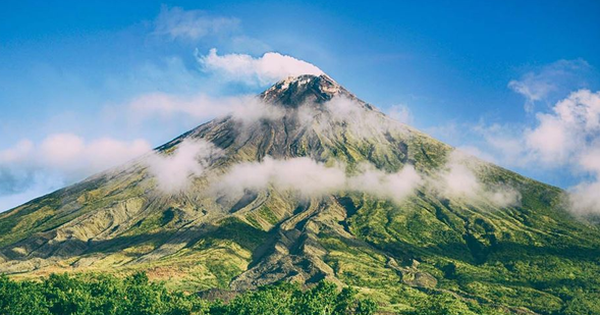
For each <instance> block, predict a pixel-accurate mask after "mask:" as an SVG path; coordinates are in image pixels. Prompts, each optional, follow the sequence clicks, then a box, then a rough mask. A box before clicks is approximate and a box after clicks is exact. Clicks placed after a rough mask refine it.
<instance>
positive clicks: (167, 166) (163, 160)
mask: <svg viewBox="0 0 600 315" xmlns="http://www.w3.org/2000/svg"><path fill="white" fill-rule="evenodd" d="M220 154H221V151H220V150H219V149H218V148H216V147H215V146H214V145H213V144H212V143H210V142H207V141H204V140H191V139H186V140H184V141H183V142H182V143H180V144H179V145H178V146H177V148H176V149H175V152H171V153H169V154H165V153H159V152H153V153H152V154H150V155H148V156H147V157H145V158H144V163H145V164H146V165H147V166H148V171H149V172H150V174H152V175H153V176H154V178H155V179H156V183H157V187H158V188H159V189H160V190H161V191H162V192H165V193H168V194H173V193H177V192H179V191H182V190H185V189H186V188H187V186H188V185H189V184H190V182H191V180H190V179H191V178H192V177H198V176H201V175H202V173H203V172H204V170H205V168H206V167H207V166H208V165H209V164H210V162H211V161H212V160H213V159H214V158H215V157H217V156H219V155H220Z"/></svg>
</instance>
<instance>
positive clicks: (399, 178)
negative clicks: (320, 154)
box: [348, 165, 423, 202]
mask: <svg viewBox="0 0 600 315" xmlns="http://www.w3.org/2000/svg"><path fill="white" fill-rule="evenodd" d="M361 168H362V170H361V171H360V172H359V173H358V174H357V175H355V176H351V177H349V178H348V187H349V189H350V190H355V191H359V192H364V193H368V194H371V195H373V196H377V197H380V198H385V199H390V200H394V201H396V202H400V201H402V200H403V199H404V198H406V197H407V196H409V195H410V194H412V193H413V192H414V190H415V188H416V187H418V186H419V185H421V184H422V183H423V179H422V177H421V175H419V174H418V173H417V171H416V170H415V168H414V167H413V166H412V165H406V166H404V167H403V168H402V169H401V170H400V171H398V172H396V173H392V174H389V173H385V172H383V171H381V170H378V169H376V168H374V167H373V166H371V165H363V166H362V167H361Z"/></svg>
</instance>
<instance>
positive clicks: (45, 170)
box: [0, 133, 151, 211]
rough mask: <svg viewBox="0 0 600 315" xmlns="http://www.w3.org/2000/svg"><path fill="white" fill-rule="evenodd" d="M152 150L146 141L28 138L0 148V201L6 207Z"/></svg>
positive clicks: (67, 136) (53, 136) (64, 135)
mask: <svg viewBox="0 0 600 315" xmlns="http://www.w3.org/2000/svg"><path fill="white" fill-rule="evenodd" d="M150 150H151V146H150V144H149V143H148V142H147V141H145V140H141V139H138V140H133V141H121V140H116V139H112V138H100V139H95V140H92V141H86V140H85V139H83V138H82V137H79V136H77V135H74V134H69V133H62V134H51V135H49V136H47V137H46V138H44V139H43V140H42V141H41V142H40V143H37V144H36V143H34V142H33V141H31V140H28V139H25V140H22V141H20V142H19V143H17V144H15V145H14V146H13V147H11V148H7V149H4V150H1V151H0V182H2V183H3V184H2V185H0V200H1V202H0V203H1V204H2V205H3V206H4V207H5V208H0V211H3V210H6V207H7V205H8V206H10V207H12V206H16V205H18V204H20V203H23V202H25V201H27V200H28V199H29V198H31V197H35V196H36V194H37V195H41V194H43V193H48V192H50V191H52V190H54V189H57V188H60V187H62V186H64V185H65V184H69V183H72V182H74V181H77V180H81V179H83V178H84V177H86V176H89V175H92V174H94V173H96V172H99V171H102V170H105V169H108V168H110V167H113V166H117V165H119V164H121V163H124V162H126V161H128V160H131V159H133V158H135V157H138V156H140V155H142V154H144V153H147V152H149V151H150Z"/></svg>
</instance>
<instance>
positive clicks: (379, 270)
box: [0, 75, 600, 314]
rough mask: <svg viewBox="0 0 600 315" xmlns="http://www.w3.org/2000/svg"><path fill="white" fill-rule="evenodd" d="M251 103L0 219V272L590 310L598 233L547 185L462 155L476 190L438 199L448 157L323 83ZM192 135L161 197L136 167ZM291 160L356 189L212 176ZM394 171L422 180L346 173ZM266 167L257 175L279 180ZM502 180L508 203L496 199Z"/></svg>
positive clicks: (599, 283) (314, 80)
mask: <svg viewBox="0 0 600 315" xmlns="http://www.w3.org/2000/svg"><path fill="white" fill-rule="evenodd" d="M258 99H259V100H260V102H259V103H258V105H256V107H251V108H250V109H251V110H250V111H248V112H247V113H244V116H242V117H239V116H237V117H236V116H235V115H234V116H229V117H224V118H218V119H215V120H213V121H210V122H208V123H205V124H203V125H201V126H199V127H197V128H196V129H194V130H191V131H189V132H187V133H185V134H184V135H182V136H180V137H178V138H176V139H174V140H172V141H171V142H169V143H167V144H165V145H163V146H161V147H159V148H157V150H156V151H157V153H156V154H149V155H148V156H144V157H141V158H139V159H137V160H135V161H132V162H130V163H128V164H126V165H124V166H121V167H119V168H116V169H114V170H109V171H107V172H104V173H101V174H98V175H96V176H93V177H91V178H89V179H86V180H85V181H83V182H81V183H78V184H75V185H72V186H70V187H67V188H64V189H61V190H59V191H56V192H54V193H52V194H49V195H47V196H43V197H40V198H38V199H35V200H32V201H31V202H29V203H27V204H24V205H22V206H20V207H17V208H15V209H12V210H10V211H8V212H5V213H1V214H0V272H6V273H9V274H13V275H14V276H15V277H35V276H39V275H43V274H47V273H49V272H57V271H69V272H83V273H86V272H113V273H117V274H127V273H131V272H133V271H137V270H146V271H147V272H148V273H149V275H150V276H151V277H152V278H154V279H163V280H167V279H168V280H169V284H170V285H172V286H174V287H178V288H184V289H186V290H190V291H191V290H206V289H210V288H221V289H233V290H244V289H251V288H254V287H256V286H258V285H261V284H266V283H272V282H275V281H279V280H293V281H300V282H303V283H313V282H316V281H319V280H321V279H328V280H331V281H335V282H337V283H339V284H342V285H351V286H356V287H357V288H361V292H363V293H364V294H369V295H372V296H375V297H377V298H378V299H379V300H380V301H381V302H382V303H385V304H386V305H388V308H390V309H392V310H396V311H400V312H402V311H410V310H411V309H415V308H416V309H418V308H419V305H421V303H434V302H435V303H438V302H439V300H435V299H436V298H438V297H440V296H442V297H447V299H448V301H449V302H444V303H451V304H456V305H455V306H456V307H457V308H464V310H465V313H468V310H469V309H470V310H471V311H474V312H481V309H480V307H485V308H486V311H488V312H489V311H490V310H491V311H493V312H516V313H519V312H520V313H527V312H532V311H533V312H537V313H543V314H580V313H582V312H581V310H586V311H587V310H590V313H591V314H597V313H599V312H600V310H598V309H595V310H594V309H593V308H594V307H597V306H595V305H594V303H593V301H595V300H596V299H598V298H600V292H599V291H598V288H600V280H598V275H600V238H599V236H600V230H598V228H597V227H596V226H593V225H589V224H586V223H585V222H582V221H580V220H577V219H575V218H573V217H571V215H569V214H568V212H566V211H565V210H564V209H563V207H562V201H561V200H562V195H563V192H562V191H561V190H560V189H557V188H555V187H551V186H548V185H545V184H542V183H539V182H536V181H533V180H531V179H528V178H525V177H522V176H520V175H518V174H515V173H513V172H510V171H507V170H505V169H502V168H500V167H497V166H494V165H491V164H489V163H485V162H482V161H479V160H477V159H474V158H463V159H462V160H461V161H460V162H459V163H458V164H457V165H459V166H460V167H459V168H457V169H464V168H468V169H469V170H471V171H472V172H473V174H474V176H475V177H476V180H477V182H479V183H480V185H478V186H477V187H479V186H481V187H483V188H481V190H477V191H474V193H475V194H474V196H471V197H469V195H470V192H468V191H467V192H463V193H462V194H453V193H445V191H446V190H447V189H446V188H448V187H445V186H443V185H441V186H440V185H439V184H440V183H442V182H443V181H444V178H451V179H452V178H453V177H448V176H446V175H448V174H446V173H444V172H445V171H446V168H447V167H448V165H450V162H451V161H452V159H453V156H454V150H453V148H451V147H450V146H448V145H445V144H443V143H441V142H439V141H437V140H434V139H432V138H430V137H429V136H427V135H425V134H422V133H420V132H418V131H416V130H414V129H412V128H410V127H408V126H405V125H402V124H399V123H397V122H394V121H393V120H391V119H389V118H388V117H386V116H385V115H384V114H382V113H380V112H379V111H377V109H375V108H374V107H372V106H371V105H369V104H366V103H364V102H362V101H361V100H359V99H357V98H356V97H355V96H354V95H352V94H351V93H350V92H348V91H347V90H345V89H344V88H343V87H341V86H339V85H338V84H337V83H336V82H335V81H333V80H332V79H331V78H329V77H327V76H325V75H322V76H319V77H317V76H309V75H306V76H300V77H295V78H288V79H286V80H284V81H281V82H278V83H277V84H275V85H274V86H273V87H271V88H270V89H268V90H267V91H265V92H263V93H262V94H261V95H260V96H259V98H258ZM198 141H204V142H207V143H211V144H212V145H214V147H215V148H214V152H213V153H214V154H210V155H209V156H203V157H202V158H201V159H202V161H201V162H202V165H203V170H202V172H201V174H200V175H198V176H191V177H190V179H189V180H190V181H191V183H190V184H189V186H187V187H186V188H185V189H181V190H176V191H169V192H165V191H163V190H161V182H160V178H159V177H157V176H156V175H155V174H154V173H153V170H152V163H151V162H149V161H152V159H155V158H157V156H158V157H159V158H160V157H162V158H164V157H165V156H166V157H168V156H173V155H176V154H177V152H179V151H182V150H184V149H183V148H184V147H185V146H186V143H194V142H198ZM303 157H304V158H306V157H307V158H310V161H315V162H317V163H318V164H317V165H320V166H325V167H326V169H328V170H329V169H336V168H339V169H343V172H344V173H346V174H350V175H348V176H354V177H350V178H351V179H355V180H354V181H353V183H355V184H356V185H358V186H344V188H343V189H334V190H331V189H330V190H325V191H324V192H323V191H319V192H318V193H308V194H303V193H302V192H298V191H297V190H295V189H284V188H282V187H280V186H279V185H276V184H273V183H268V184H267V185H266V186H260V187H258V188H256V187H254V188H255V189H250V188H252V187H249V186H244V185H243V184H240V187H241V189H238V190H233V189H227V188H228V187H229V186H231V185H234V186H235V185H238V183H240V182H241V183H243V182H244V181H250V182H253V180H255V179H254V178H250V179H247V178H245V177H238V178H234V179H233V180H232V181H226V180H225V179H226V178H227V174H230V172H231V171H232V170H235V169H236V167H238V166H240V165H244V166H248V167H250V168H252V167H258V168H260V167H264V165H272V164H273V163H275V165H278V164H276V163H277V161H305V162H306V160H302V158H303ZM297 159H300V160H297ZM269 163H271V164H269ZM311 165H312V164H311ZM408 167H414V170H415V171H416V172H417V173H418V174H420V176H421V177H422V179H423V180H422V181H420V182H419V184H418V185H415V188H414V190H413V191H412V192H411V193H410V194H403V195H402V196H403V197H402V198H400V197H399V196H400V192H399V191H392V194H389V193H388V194H385V193H380V191H381V189H379V190H377V189H375V187H372V186H371V185H370V184H369V182H368V181H367V180H368V179H369V177H367V176H363V177H360V174H362V173H361V172H363V171H364V169H365V168H367V170H369V169H370V170H372V172H371V173H374V174H388V175H389V174H396V172H399V171H402V170H403V169H407V168H408ZM244 169H247V168H244ZM276 170H277V171H276V173H277V174H275V175H273V176H284V175H285V174H288V173H289V174H295V173H293V167H292V168H285V169H276ZM319 170H321V171H322V170H323V169H322V168H319ZM375 170H378V172H379V173H377V172H376V171H375ZM283 173H285V174H283ZM444 174H446V175H444ZM254 175H255V174H254V173H252V174H251V176H250V177H253V176H254ZM317 175H319V172H317ZM388 175H385V176H388ZM290 176H292V175H290ZM293 176H297V175H293ZM381 176H384V175H381ZM444 176H446V177H444ZM288 177H289V176H288ZM288 177H286V178H284V179H285V180H291V182H293V183H296V181H294V179H293V178H292V179H289V178H288ZM386 178H387V177H386ZM390 178H392V177H390ZM394 178H395V177H394ZM398 178H400V179H402V180H401V181H400V182H401V183H404V182H406V180H405V178H404V177H398ZM461 178H464V176H462V177H460V176H459V177H458V179H461ZM468 179H470V180H474V179H472V178H470V177H469V178H468ZM283 182H284V183H287V182H285V181H283ZM356 182H358V183H356ZM220 183H224V184H223V185H220ZM319 183H321V180H318V181H316V182H315V183H314V184H319ZM386 183H387V184H386V185H383V186H385V187H383V188H386V187H387V188H389V187H391V186H392V184H391V182H386ZM227 184H231V185H229V186H228V185H227ZM309 186H314V185H309ZM438 186H440V187H441V188H440V187H438ZM356 187H361V188H360V189H357V188H356ZM473 187H475V186H473ZM506 187H509V188H510V191H511V192H514V193H515V194H514V195H515V196H518V198H515V202H498V201H496V200H497V199H498V196H500V197H504V196H505V194H504V192H505V190H499V189H500V188H502V189H504V188H506ZM288 188H289V187H288ZM387 188H386V189H387ZM303 189H305V190H307V191H313V190H314V189H316V188H315V187H303ZM396 192H397V194H396ZM501 199H505V198H501ZM432 301H433V302H432ZM436 301H437V302H436ZM439 303H441V302H439Z"/></svg>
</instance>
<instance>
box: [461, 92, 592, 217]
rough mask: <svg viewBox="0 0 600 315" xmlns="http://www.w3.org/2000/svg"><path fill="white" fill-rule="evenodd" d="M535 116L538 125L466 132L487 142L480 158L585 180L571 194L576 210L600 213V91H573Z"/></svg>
mask: <svg viewBox="0 0 600 315" xmlns="http://www.w3.org/2000/svg"><path fill="white" fill-rule="evenodd" d="M535 117H536V120H535V124H534V125H533V126H527V125H525V124H517V125H508V124H506V125H500V124H492V125H486V124H484V123H479V124H477V125H474V126H464V127H465V128H462V129H469V130H470V132H472V133H473V134H478V135H479V136H480V137H481V138H482V139H481V140H482V141H481V145H480V146H476V149H478V150H479V151H480V153H481V155H488V156H493V157H494V158H495V159H496V160H497V161H498V162H500V163H501V164H503V165H505V166H509V167H521V168H524V167H528V168H533V169H537V170H540V171H541V170H546V171H548V172H552V171H555V170H560V169H566V170H569V171H570V172H571V173H572V174H578V176H579V177H581V178H584V180H583V182H582V183H581V184H579V185H576V186H575V187H572V188H571V189H569V190H570V191H571V192H572V195H571V198H570V200H569V204H570V206H571V209H572V210H574V211H575V212H576V213H579V214H589V213H597V214H599V213H600V198H597V197H596V196H597V195H598V193H597V192H598V190H596V189H597V188H598V187H599V186H598V185H599V183H600V162H599V161H600V91H597V92H592V91H590V90H586V89H582V90H578V91H575V92H572V93H571V94H569V96H567V97H566V98H564V99H562V100H560V101H558V102H556V103H555V104H554V105H553V106H552V107H551V109H550V111H548V112H537V113H536V115H535ZM473 147H475V146H473Z"/></svg>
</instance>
